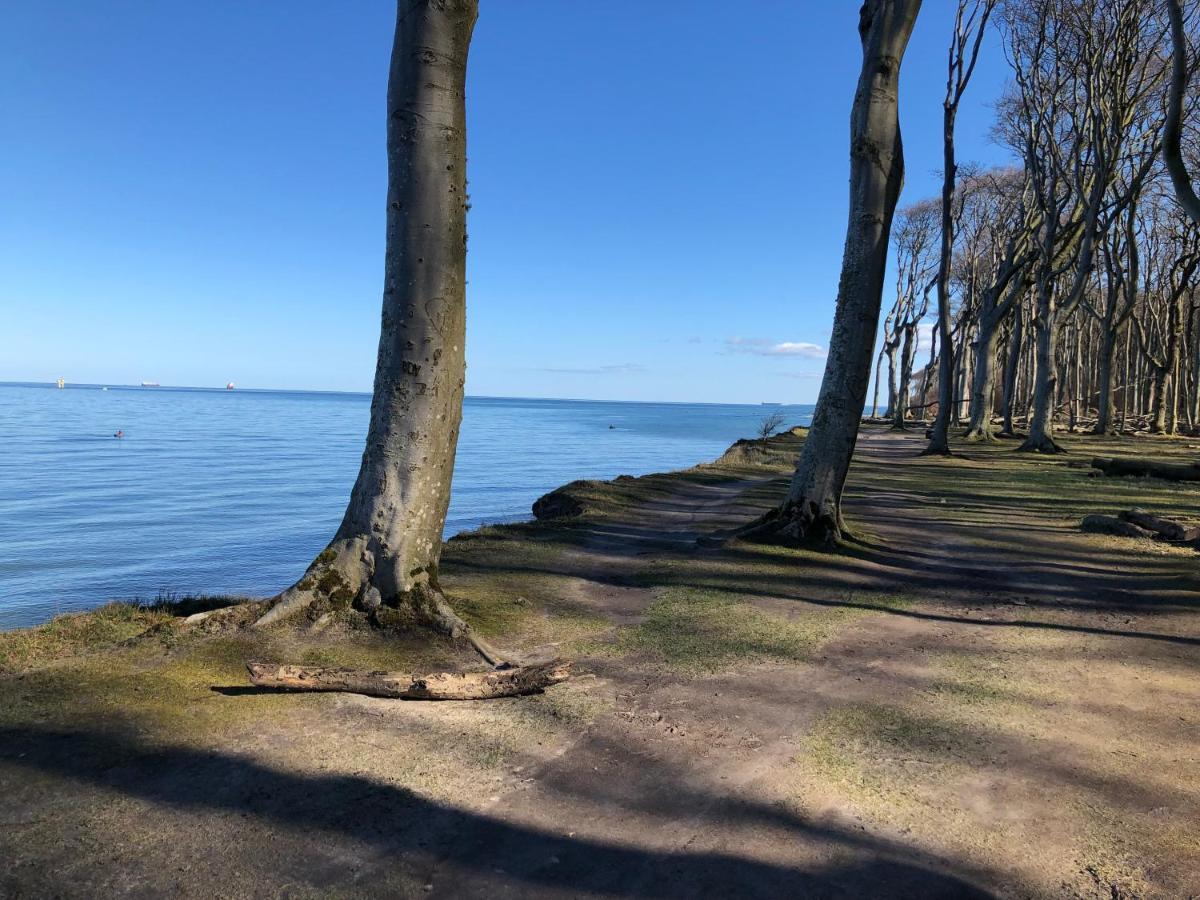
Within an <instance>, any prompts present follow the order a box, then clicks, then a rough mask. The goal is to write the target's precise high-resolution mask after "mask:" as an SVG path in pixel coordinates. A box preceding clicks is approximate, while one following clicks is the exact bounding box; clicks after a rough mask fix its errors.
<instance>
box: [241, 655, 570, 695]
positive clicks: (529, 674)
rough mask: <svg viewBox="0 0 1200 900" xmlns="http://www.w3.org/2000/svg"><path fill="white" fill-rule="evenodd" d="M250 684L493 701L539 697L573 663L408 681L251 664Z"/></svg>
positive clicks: (396, 675)
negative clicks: (535, 695) (536, 695)
mask: <svg viewBox="0 0 1200 900" xmlns="http://www.w3.org/2000/svg"><path fill="white" fill-rule="evenodd" d="M246 668H247V670H248V671H249V672H250V681H251V682H253V683H254V684H255V685H257V686H258V687H268V688H282V689H284V690H289V691H342V692H346V693H351V694H367V695H368V696H371V697H389V698H394V699H406V700H488V699H492V698H494V697H516V696H519V695H521V694H535V693H540V692H541V691H543V690H545V689H546V688H547V687H549V686H550V685H552V684H559V683H560V682H563V681H566V680H567V679H568V678H570V677H571V663H570V662H569V661H568V660H564V659H556V660H553V661H551V662H547V663H539V664H537V665H531V666H520V667H516V668H511V669H503V670H500V671H492V672H466V673H463V674H453V673H449V672H437V673H434V674H432V675H409V674H405V673H403V672H365V671H360V670H356V669H332V668H326V667H323V666H283V665H275V664H272V663H261V662H248V663H246Z"/></svg>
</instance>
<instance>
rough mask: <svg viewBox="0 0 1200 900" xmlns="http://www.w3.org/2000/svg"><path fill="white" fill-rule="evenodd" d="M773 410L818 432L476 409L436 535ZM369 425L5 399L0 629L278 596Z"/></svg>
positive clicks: (50, 393) (659, 406)
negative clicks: (188, 602)
mask: <svg viewBox="0 0 1200 900" xmlns="http://www.w3.org/2000/svg"><path fill="white" fill-rule="evenodd" d="M776 410H778V411H781V412H783V413H784V415H785V417H786V424H787V425H801V424H808V422H809V421H810V419H811V414H812V407H811V406H784V407H766V406H736V405H719V404H684V403H609V402H596V401H578V400H523V399H512V398H490V397H469V398H467V401H466V404H465V408H464V413H463V427H462V435H461V438H460V441H459V447H458V457H457V464H456V466H455V471H454V495H453V499H452V501H451V504H450V514H449V517H448V519H447V523H446V533H447V534H448V535H450V534H455V533H457V532H459V531H464V530H468V529H472V528H477V527H479V526H480V525H482V524H486V523H497V522H513V521H520V520H522V519H527V518H529V508H530V505H531V504H532V503H533V501H534V500H536V499H537V498H538V497H539V496H541V495H542V494H544V493H546V492H547V491H549V490H552V489H553V488H555V487H558V486H559V485H560V484H564V483H565V482H568V481H571V480H574V479H576V478H613V477H615V476H617V475H621V474H630V475H642V474H646V473H648V472H661V471H669V470H672V469H679V468H684V467H687V466H690V465H693V464H695V463H698V462H702V461H706V460H710V459H713V458H715V457H716V456H718V455H720V454H721V453H722V452H723V451H724V450H725V448H726V447H728V446H729V444H731V443H732V442H733V441H734V440H736V439H738V438H741V437H748V436H750V435H752V434H753V433H754V432H755V431H756V429H757V426H758V423H759V422H760V421H761V420H762V419H763V417H764V416H765V415H766V414H768V413H771V412H774V411H776ZM369 412H370V397H369V396H368V395H366V394H337V393H316V392H301V391H247V390H233V391H225V390H204V389H190V388H167V387H159V388H141V387H134V388H130V387H116V386H113V387H110V388H109V389H107V390H102V389H101V388H100V387H99V386H71V385H69V386H67V387H66V388H65V389H62V390H60V389H57V388H55V387H54V386H53V385H16V384H0V437H2V438H3V441H4V447H3V453H2V454H0V628H12V627H17V626H23V625H31V624H35V623H37V622H40V621H44V620H46V619H47V618H49V617H50V616H52V615H55V614H57V613H60V612H69V611H72V610H78V609H85V608H88V607H91V606H96V605H99V604H101V603H104V602H105V601H108V600H112V599H134V598H139V599H150V598H153V597H155V596H156V595H158V594H161V593H177V594H199V593H207V594H227V593H228V594H247V595H267V594H272V593H275V592H277V591H279V590H280V589H282V588H284V587H286V586H287V585H288V584H290V583H291V582H292V581H294V580H295V579H296V578H297V577H298V576H299V575H300V574H301V573H302V572H303V570H304V568H305V566H306V565H307V564H308V562H309V561H310V560H311V559H312V558H313V556H314V555H315V554H316V553H317V552H319V551H320V550H321V548H322V547H324V546H325V544H326V543H327V542H328V540H329V538H330V537H331V536H332V534H333V531H334V529H336V528H337V525H338V523H339V521H340V520H341V515H342V511H343V509H344V508H345V504H346V499H347V497H348V495H349V492H350V487H351V485H352V484H353V483H354V478H355V475H356V474H357V473H358V464H359V460H360V457H361V454H362V447H363V440H364V437H365V434H366V427H367V419H368V415H369ZM610 426H614V427H610ZM117 430H121V431H124V433H125V437H124V438H122V439H120V440H118V439H115V438H114V437H113V434H114V432H116V431H117Z"/></svg>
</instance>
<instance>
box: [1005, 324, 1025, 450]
mask: <svg viewBox="0 0 1200 900" xmlns="http://www.w3.org/2000/svg"><path fill="white" fill-rule="evenodd" d="M1024 323H1025V315H1024V313H1023V311H1022V310H1021V307H1019V306H1018V307H1016V308H1015V309H1014V310H1013V324H1012V331H1011V332H1010V333H1009V336H1008V359H1007V361H1006V364H1005V366H1004V384H1003V385H1002V387H1001V397H1000V406H1001V411H1000V415H1001V418H1002V419H1003V422H1002V424H1001V425H1000V434H1004V435H1011V434H1012V433H1013V407H1014V406H1015V405H1016V401H1017V373H1018V372H1019V371H1020V368H1021V345H1022V343H1023V340H1024V336H1025V335H1024Z"/></svg>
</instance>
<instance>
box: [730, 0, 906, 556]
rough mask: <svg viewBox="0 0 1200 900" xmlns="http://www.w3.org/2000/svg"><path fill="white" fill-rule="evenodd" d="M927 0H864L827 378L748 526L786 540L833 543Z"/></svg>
mask: <svg viewBox="0 0 1200 900" xmlns="http://www.w3.org/2000/svg"><path fill="white" fill-rule="evenodd" d="M920 8H921V0H865V2H864V3H863V5H862V8H861V10H860V11H859V25H858V32H859V37H860V39H861V43H862V69H861V72H860V74H859V79H858V88H857V90H856V92H855V95H854V105H853V107H852V109H851V113H850V210H849V221H848V223H847V228H846V244H845V249H844V251H843V254H842V274H841V279H840V281H839V284H838V296H837V306H836V311H835V313H834V320H833V333H832V335H831V337H830V341H829V355H828V357H827V358H826V362H825V374H824V377H823V378H822V381H821V390H820V392H819V394H818V396H817V407H816V411H815V412H814V414H813V420H812V427H811V429H810V430H809V433H808V437H807V439H806V440H805V442H804V449H803V450H802V451H801V454H800V460H799V462H798V463H797V466H796V472H795V475H794V476H793V478H792V483H791V487H790V489H789V491H788V495H787V497H786V498H785V499H784V501H783V503H782V504H781V505H780V506H779V507H778V508H777V509H775V510H772V511H771V512H769V513H768V514H767V515H765V516H764V517H763V518H761V519H760V520H759V521H757V522H755V523H752V524H751V525H750V526H748V527H747V528H746V529H744V530H743V532H742V535H743V536H744V537H747V538H752V539H761V540H767V541H771V542H780V543H786V544H801V543H813V544H818V545H829V544H836V543H838V542H839V541H840V540H841V539H842V534H843V530H844V526H843V522H842V512H841V499H842V488H843V486H844V485H845V482H846V473H847V472H848V471H849V468H850V458H851V456H852V455H853V453H854V446H855V442H856V441H857V439H858V427H859V420H860V419H861V417H862V413H863V408H864V406H865V404H866V399H867V390H868V387H869V385H870V380H871V357H872V354H873V352H874V344H875V333H876V328H877V327H878V324H879V313H880V305H881V302H882V298H883V280H884V269H885V267H886V264H887V255H888V239H889V236H890V233H891V228H892V216H893V214H894V213H895V210H896V203H897V201H898V199H899V197H900V188H901V186H902V185H903V183H904V149H903V145H902V143H901V139H900V120H899V116H898V110H897V106H898V99H899V84H900V64H901V62H902V60H903V59H904V51H905V48H906V47H907V46H908V39H909V36H910V35H911V34H912V29H913V25H914V24H915V22H916V19H917V13H918V12H919V11H920Z"/></svg>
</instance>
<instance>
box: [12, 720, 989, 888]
mask: <svg viewBox="0 0 1200 900" xmlns="http://www.w3.org/2000/svg"><path fill="white" fill-rule="evenodd" d="M0 748H3V749H2V750H0V760H3V762H4V763H5V764H6V765H7V766H12V767H19V768H23V769H26V770H34V771H39V772H48V773H53V774H55V775H58V776H62V777H64V778H67V779H72V780H76V781H81V782H85V783H88V784H92V785H95V786H97V787H100V788H102V789H104V790H108V791H116V792H120V793H122V794H125V795H127V796H131V797H136V798H139V799H142V800H146V801H150V802H152V803H155V804H159V805H162V806H166V807H171V808H175V809H179V810H183V811H194V812H205V811H216V812H235V813H238V814H241V815H247V816H249V817H251V818H253V819H256V820H260V821H266V822H267V823H268V824H271V825H278V826H285V827H287V828H289V829H294V830H296V831H298V832H301V833H312V832H317V833H320V834H323V835H326V836H328V837H342V838H349V839H352V840H354V841H358V842H361V843H362V844H366V845H368V846H369V847H371V848H373V849H374V850H376V851H378V853H379V854H380V856H382V857H384V858H386V859H391V860H395V861H399V860H403V861H404V862H405V863H406V868H407V869H408V870H409V871H413V870H417V871H420V870H422V869H424V870H425V871H427V872H431V873H432V874H431V875H429V876H426V877H428V878H429V883H430V884H431V885H432V889H430V888H429V887H428V886H427V895H428V896H456V897H457V896H485V895H486V896H495V895H496V894H497V890H499V892H500V893H501V894H502V895H503V894H508V893H509V892H511V891H514V890H515V894H513V895H515V896H537V895H538V894H540V893H546V894H552V895H554V896H562V895H563V893H564V892H569V895H571V896H574V895H601V896H641V897H730V896H738V897H785V896H791V897H798V896H804V897H852V896H888V897H914V898H915V897H989V896H992V895H991V894H989V893H988V892H986V891H984V890H982V889H980V888H979V887H977V886H976V885H974V884H972V883H971V882H970V881H968V880H966V878H964V877H960V876H959V875H954V874H948V873H946V872H944V871H938V869H937V868H935V867H936V866H938V862H937V861H936V860H932V859H928V858H924V857H921V856H919V855H918V853H917V852H916V851H914V850H911V849H910V850H905V849H904V848H902V847H901V848H897V847H894V846H891V845H888V844H885V843H883V842H881V841H876V840H873V839H871V838H869V837H867V836H866V835H864V834H862V833H855V832H853V831H848V830H846V831H843V830H841V829H837V828H834V827H830V826H824V825H816V824H812V823H807V822H804V820H802V819H798V818H797V819H795V820H794V821H793V822H791V823H789V825H790V826H791V827H793V828H794V829H795V830H796V831H797V832H798V833H797V837H798V838H801V837H806V838H809V839H812V840H815V841H818V842H821V843H824V844H826V845H829V846H831V847H832V848H834V849H836V850H837V852H836V853H835V854H834V856H835V857H836V858H838V859H839V860H842V862H840V863H839V864H836V865H832V864H831V865H828V866H826V867H823V868H814V869H810V870H806V869H803V868H800V867H789V866H784V865H778V864H772V863H769V862H764V861H761V860H753V859H747V858H745V857H741V856H737V855H734V854H729V853H717V852H707V853H705V852H686V851H664V850H653V849H642V848H638V847H636V846H629V845H628V844H617V843H608V842H603V841H598V840H591V839H580V838H573V837H568V836H564V835H563V834H561V833H553V832H547V831H543V830H539V829H536V828H531V827H528V826H524V825H520V824H515V823H512V822H504V821H501V820H499V819H495V818H491V817H488V816H485V815H482V814H479V813H473V812H469V811H465V810H461V809H456V808H452V807H448V806H444V805H440V804H437V803H434V802H431V801H429V800H427V799H425V798H422V797H420V796H418V795H416V794H414V793H413V792H411V791H409V790H406V789H404V788H402V787H398V786H396V785H392V784H387V783H381V782H378V781H373V780H371V779H368V778H365V777H362V776H359V775H320V776H313V775H304V774H298V773H294V772H286V771H281V770H279V769H274V768H270V767H268V766H265V765H262V764H260V763H258V762H255V761H252V760H249V759H246V758H244V757H239V756H236V755H232V754H227V753H220V752H212V751H207V750H200V749H191V748H187V747H181V746H148V745H144V744H142V743H140V742H138V741H137V740H136V739H135V738H132V737H131V736H127V735H124V734H121V733H116V732H112V731H83V730H77V731H67V730H49V729H41V728H17V727H5V728H0ZM116 837H118V838H119V835H116ZM628 837H629V838H630V839H631V840H635V839H636V836H635V835H632V834H631V835H629V836H628ZM316 840H318V841H319V840H322V839H321V838H320V837H317V838H316ZM3 841H4V838H3V837H0V846H3ZM839 848H840V849H839ZM847 851H854V857H853V861H849V862H846V861H845V860H846V859H847V856H848V853H847ZM259 860H260V862H261V863H262V864H263V865H266V866H270V865H271V864H272V855H271V854H264V855H260V856H259ZM42 874H43V877H46V878H50V879H53V877H54V876H53V873H52V872H50V873H42ZM277 874H278V875H279V876H281V877H282V876H283V875H284V873H282V872H280V873H277ZM325 874H326V875H328V873H327V872H326V873H325ZM286 875H287V878H288V880H289V881H292V882H293V883H294V882H295V881H296V880H297V879H298V878H303V873H301V872H296V871H289V872H287V873H286ZM6 880H7V879H6ZM3 883H4V882H3V881H0V885H3ZM9 883H10V884H11V883H12V882H11V881H9ZM326 886H327V887H328V885H326ZM360 886H363V887H365V885H362V884H361V882H360ZM77 887H78V885H76V888H77ZM364 892H367V893H369V890H366V891H364Z"/></svg>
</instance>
